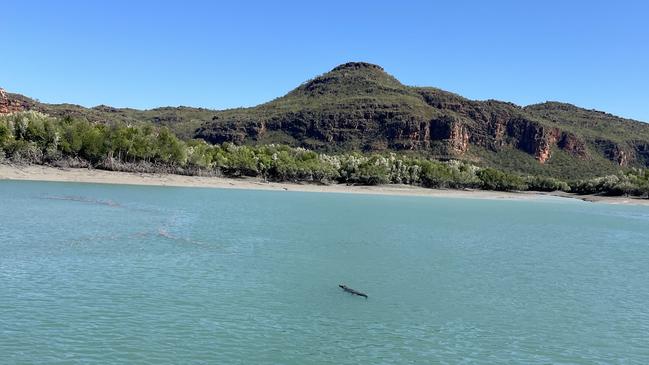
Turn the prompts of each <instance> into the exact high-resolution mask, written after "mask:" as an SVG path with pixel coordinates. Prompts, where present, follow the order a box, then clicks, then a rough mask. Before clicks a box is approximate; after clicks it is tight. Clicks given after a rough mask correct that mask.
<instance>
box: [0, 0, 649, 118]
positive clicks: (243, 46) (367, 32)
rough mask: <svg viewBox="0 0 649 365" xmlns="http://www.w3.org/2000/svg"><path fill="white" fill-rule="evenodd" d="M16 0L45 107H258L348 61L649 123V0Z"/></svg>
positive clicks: (17, 20) (1, 52)
mask: <svg viewBox="0 0 649 365" xmlns="http://www.w3.org/2000/svg"><path fill="white" fill-rule="evenodd" d="M215 3H216V2H214V3H212V2H209V3H208V2H192V1H174V2H164V1H150V2H147V1H69V2H65V1H60V2H54V1H48V2H45V1H43V2H34V1H6V2H3V3H2V6H1V7H0V37H1V38H0V39H1V41H0V87H4V88H5V89H7V90H9V91H12V92H18V93H22V94H25V95H28V96H31V97H34V98H37V99H40V100H41V101H44V102H51V103H58V102H71V103H77V104H81V105H85V106H93V105H97V104H108V105H113V106H118V107H135V108H151V107H156V106H165V105H191V106H202V107H209V108H219V109H220V108H227V107H236V106H249V105H255V104H258V103H262V102H265V101H268V100H270V99H272V98H274V97H277V96H281V95H283V94H284V93H286V92H287V91H289V90H291V89H292V88H293V87H295V86H297V85H298V84H300V83H301V82H303V81H305V80H307V79H309V78H312V77H314V76H316V75H319V74H322V73H324V72H326V71H328V70H330V69H331V68H333V67H334V66H336V65H338V64H340V63H343V62H347V61H368V62H372V63H377V64H379V65H381V66H383V67H384V68H385V69H386V71H388V72H389V73H391V74H393V75H394V76H396V77H397V78H398V79H400V80H401V81H402V82H403V83H405V84H409V85H421V86H436V87H440V88H443V89H446V90H450V91H454V92H457V93H459V94H462V95H464V96H466V97H469V98H472V99H489V98H493V99H500V100H506V101H512V102H514V103H517V104H520V105H527V104H532V103H537V102H543V101H546V100H559V101H565V102H570V103H573V104H577V105H579V106H583V107H587V108H595V109H599V110H604V111H607V112H611V113H614V114H617V115H621V116H625V117H631V118H635V119H640V120H644V121H649V23H648V21H649V20H648V19H649V2H647V1H631V2H625V1H615V2H614V1H609V2H605V1H567V0H566V1H491V2H489V1H474V2H469V1H453V2H451V1H421V2H416V1H413V2H410V1H405V0H402V1H391V2H385V3H383V2H380V1H366V2H363V1H320V2H317V3H316V2H312V1H295V2H289V1H284V2H282V1H259V2H252V1H237V2H235V1H229V2H223V3H220V4H215Z"/></svg>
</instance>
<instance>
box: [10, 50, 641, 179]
mask: <svg viewBox="0 0 649 365" xmlns="http://www.w3.org/2000/svg"><path fill="white" fill-rule="evenodd" d="M24 110H35V111H39V112H42V113H45V114H47V115H50V116H52V117H57V118H61V119H66V118H67V119H73V120H82V121H88V122H90V123H99V124H103V125H106V126H111V125H117V124H119V125H125V126H132V127H137V128H151V127H155V128H159V127H167V128H168V130H169V131H170V132H172V133H173V134H174V135H175V136H177V137H178V138H179V139H180V140H182V141H185V142H186V143H188V144H191V143H195V142H189V141H191V140H192V139H201V140H204V141H207V142H209V143H210V144H215V145H222V144H224V143H231V144H233V145H236V146H264V145H270V144H281V145H287V146H290V147H294V148H295V147H301V148H306V149H308V150H312V151H315V152H316V153H326V154H331V155H340V154H345V153H346V154H350V155H351V154H354V153H363V154H379V155H387V154H390V153H396V154H397V156H399V158H403V159H419V160H439V161H450V160H453V161H462V162H463V163H466V164H469V165H474V166H477V167H480V168H487V167H490V168H494V169H497V170H501V171H503V172H506V173H509V174H514V175H520V176H527V175H534V176H545V177H549V178H556V179H560V180H564V181H575V180H579V179H589V178H595V177H600V176H606V175H616V174H618V173H624V172H626V171H630V170H632V169H638V168H646V167H647V166H649V124H646V123H642V122H638V121H633V120H628V119H623V118H619V117H616V116H613V115H610V114H607V113H604V112H599V111H594V110H586V109H582V108H578V107H576V106H573V105H570V104H564V103H558V102H546V103H542V104H536V105H530V106H527V107H520V106H517V105H514V104H512V103H507V102H501V101H495V100H487V101H475V100H469V99H466V98H464V97H462V96H460V95H457V94H453V93H450V92H446V91H443V90H440V89H436V88H431V87H412V86H406V85H403V84H401V83H400V82H399V81H398V80H397V79H396V78H394V77H393V76H391V75H389V74H388V73H386V72H385V71H384V70H383V68H381V67H380V66H377V65H372V64H368V63H363V62H352V63H346V64H343V65H340V66H338V67H336V68H334V69H333V70H331V71H330V72H327V73H325V74H323V75H321V76H318V77H315V78H313V79H311V80H308V81H306V82H304V83H303V84H302V85H299V86H298V87H297V88H295V89H294V90H293V91H291V92H289V93H288V94H286V95H284V96H282V97H279V98H277V99H274V100H272V101H270V102H268V103H265V104H261V105H259V106H256V107H250V108H238V109H229V110H221V111H216V110H209V109H204V108H191V107H165V108H157V109H151V110H135V109H127V108H122V109H120V108H112V107H109V106H104V105H102V106H97V107H94V108H84V107H81V106H77V105H71V104H44V103H40V102H38V101H35V100H33V99H29V98H27V97H24V96H21V95H17V94H7V97H5V98H4V99H3V98H0V114H1V113H8V112H12V111H14V112H15V111H24ZM147 126H148V127H147Z"/></svg>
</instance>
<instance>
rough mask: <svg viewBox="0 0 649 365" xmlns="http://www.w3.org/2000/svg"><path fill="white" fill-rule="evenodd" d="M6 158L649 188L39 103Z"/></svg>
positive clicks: (3, 124) (445, 183)
mask: <svg viewBox="0 0 649 365" xmlns="http://www.w3.org/2000/svg"><path fill="white" fill-rule="evenodd" d="M0 149H1V151H0V162H1V161H2V160H3V159H6V160H9V161H12V162H15V163H35V164H50V165H54V166H62V165H65V166H73V167H94V168H101V169H108V170H117V171H145V172H170V173H179V174H188V175H221V176H228V177H243V176H249V177H259V178H262V179H266V180H272V181H294V182H310V183H322V184H329V183H347V184H363V185H377V184H388V183H391V184H409V185H418V186H423V187H429V188H451V189H485V190H499V191H509V190H534V191H557V190H561V191H567V192H568V191H570V192H575V193H579V194H608V195H625V194H626V195H636V196H647V195H649V170H647V169H630V170H628V171H624V172H620V173H619V174H617V175H610V176H605V177H599V178H595V179H590V180H581V181H570V182H566V181H562V180H560V179H557V178H552V177H546V176H521V175H518V174H513V173H509V172H505V171H502V170H498V169H494V168H482V167H478V166H475V165H473V164H470V163H467V162H463V161H436V160H431V159H426V158H421V157H412V156H405V155H397V154H394V153H389V154H362V153H358V152H351V153H342V154H322V153H316V152H314V151H310V150H306V149H303V148H299V147H298V148H294V147H289V146H285V145H259V146H247V145H243V146H238V145H234V144H230V143H225V144H222V145H210V144H208V143H206V142H204V141H202V140H188V141H183V140H181V139H179V138H178V137H177V136H176V135H174V134H173V133H172V132H171V131H170V130H169V129H167V128H166V127H157V126H154V125H152V124H146V123H143V124H137V125H126V124H110V125H109V124H98V123H90V122H88V121H86V120H83V119H73V118H70V117H67V118H54V117H51V116H48V115H45V114H42V113H39V112H35V111H26V112H19V113H13V114H8V115H4V116H0Z"/></svg>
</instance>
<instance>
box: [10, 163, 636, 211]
mask: <svg viewBox="0 0 649 365" xmlns="http://www.w3.org/2000/svg"><path fill="white" fill-rule="evenodd" d="M0 180H33V181H56V182H81V183H101V184H125V185H151V186H176V187H196V188H218V189H248V190H276V191H301V192H317V193H345V194H374V195H406V196H428V197H440V198H470V199H492V200H501V199H506V200H533V199H557V198H575V199H580V200H584V201H589V202H599V203H609V204H634V205H636V204H637V205H649V199H637V198H630V197H602V196H592V195H586V196H580V195H575V194H570V193H563V192H554V193H543V192H500V191H486V190H446V189H427V188H422V187H417V186H411V185H393V184H392V185H379V186H349V185H343V184H332V185H316V184H297V183H287V182H281V183H280V182H266V181H262V180H260V179H257V178H242V179H232V178H223V177H203V176H183V175H173V174H148V173H131V172H115V171H106V170H97V169H83V168H81V169H62V168H56V167H50V166H41V165H8V164H0Z"/></svg>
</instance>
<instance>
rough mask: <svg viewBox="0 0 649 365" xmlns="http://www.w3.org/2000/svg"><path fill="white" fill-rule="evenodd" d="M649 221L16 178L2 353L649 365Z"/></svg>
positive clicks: (84, 360)
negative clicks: (344, 288)
mask: <svg viewBox="0 0 649 365" xmlns="http://www.w3.org/2000/svg"><path fill="white" fill-rule="evenodd" d="M648 223H649V208H647V207H633V206H612V205H604V204H591V203H584V202H579V201H575V200H569V199H543V200H540V201H538V202H525V201H488V200H471V199H440V198H422V197H387V196H369V195H345V194H316V193H298V192H284V191H282V192H262V191H244V190H218V189H190V188H164V187H138V186H112V185H99V184H71V183H40V182H8V181H4V182H2V181H0V363H2V364H30V363H40V364H59V363H60V364H187V363H195V364H200V363H204V364H208V363H209V364H411V363H412V364H438V363H439V364H642V365H645V364H648V363H649V224H648ZM339 283H346V284H347V285H349V286H350V287H352V288H356V289H359V290H361V291H364V292H366V293H367V294H368V295H369V299H367V300H365V299H364V298H360V297H355V296H351V295H349V294H346V293H344V292H342V290H340V289H339V288H338V287H337V285H338V284H339Z"/></svg>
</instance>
